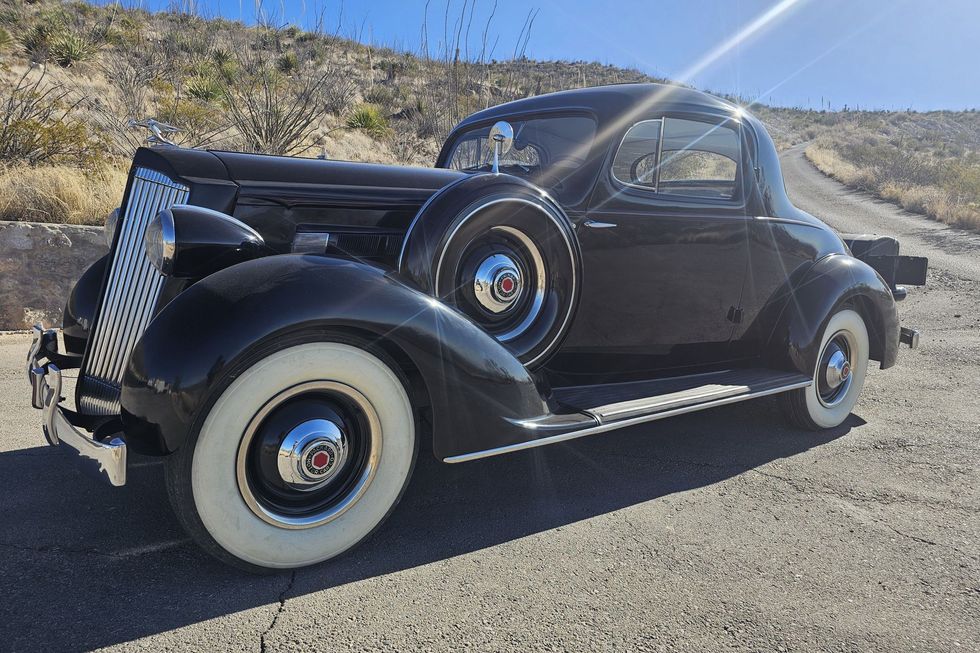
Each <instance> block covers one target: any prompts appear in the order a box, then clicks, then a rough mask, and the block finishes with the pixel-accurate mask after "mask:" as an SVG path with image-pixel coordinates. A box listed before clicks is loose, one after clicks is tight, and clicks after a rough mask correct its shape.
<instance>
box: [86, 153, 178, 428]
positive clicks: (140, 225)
mask: <svg viewBox="0 0 980 653" xmlns="http://www.w3.org/2000/svg"><path fill="white" fill-rule="evenodd" d="M189 194H190V189H189V188H188V187H187V186H184V185H182V184H179V183H177V182H175V181H173V180H172V179H170V178H169V177H167V176H166V175H164V174H163V173H160V172H157V171H156V170H151V169H149V168H142V167H139V168H136V169H135V170H134V171H133V181H132V184H131V185H130V190H129V194H128V195H127V197H126V199H125V204H124V206H125V211H124V213H123V216H122V218H121V219H120V220H119V226H118V227H117V229H118V231H119V234H118V236H117V237H116V243H115V247H114V248H113V249H112V251H111V253H110V260H109V266H108V267H109V272H108V276H107V279H106V284H105V289H104V292H103V294H102V297H101V298H100V303H99V310H98V313H97V315H96V317H95V328H94V330H93V332H92V336H91V337H90V338H89V342H88V347H87V349H86V354H85V360H84V362H83V365H82V369H81V370H80V373H79V379H78V390H77V404H78V409H79V411H80V412H82V413H84V414H87V415H118V414H119V413H120V406H119V394H120V390H121V387H122V377H123V373H124V372H125V369H126V363H127V362H128V361H129V356H130V354H132V352H133V348H134V347H135V346H136V342H137V341H138V340H139V338H140V336H142V335H143V332H144V331H145V330H146V327H147V325H148V324H149V323H150V319H151V318H152V316H153V312H154V309H155V308H156V305H157V301H158V299H159V297H160V291H161V289H162V287H163V282H164V279H165V277H164V276H163V275H162V274H161V273H160V272H159V271H158V270H157V269H156V268H154V267H153V265H152V264H151V263H150V261H149V259H148V258H147V256H146V251H145V248H144V246H143V234H144V232H145V231H146V226H147V224H149V222H150V220H151V219H152V218H153V216H155V215H156V214H157V213H159V212H160V211H162V210H164V209H166V208H169V207H171V206H173V205H174V204H183V203H185V202H186V201H187V198H188V196H189Z"/></svg>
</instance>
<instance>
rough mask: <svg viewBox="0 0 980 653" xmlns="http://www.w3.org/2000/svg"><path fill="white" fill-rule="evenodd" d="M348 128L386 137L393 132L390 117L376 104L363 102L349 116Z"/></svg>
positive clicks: (378, 136) (376, 136)
mask: <svg viewBox="0 0 980 653" xmlns="http://www.w3.org/2000/svg"><path fill="white" fill-rule="evenodd" d="M346 125H347V127H348V129H359V130H361V131H363V132H365V133H367V134H369V135H371V136H373V137H374V138H384V137H385V136H388V135H389V133H390V132H391V128H390V127H389V126H388V119H387V118H386V117H385V116H384V114H382V113H381V108H380V107H379V106H377V105H375V104H362V105H360V106H358V107H357V108H355V109H354V111H353V112H351V114H350V115H349V116H347V121H346Z"/></svg>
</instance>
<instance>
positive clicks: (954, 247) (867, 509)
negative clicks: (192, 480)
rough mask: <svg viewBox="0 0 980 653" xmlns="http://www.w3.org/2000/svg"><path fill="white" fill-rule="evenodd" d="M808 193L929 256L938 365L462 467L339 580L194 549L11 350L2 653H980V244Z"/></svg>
mask: <svg viewBox="0 0 980 653" xmlns="http://www.w3.org/2000/svg"><path fill="white" fill-rule="evenodd" d="M783 160H784V166H785V176H786V183H787V186H788V188H789V191H790V195H791V196H792V197H793V198H794V200H795V201H796V202H797V203H798V205H799V206H800V207H801V208H804V209H806V210H808V211H810V212H812V213H814V214H815V215H817V216H820V217H821V218H824V219H826V220H828V221H829V222H830V223H831V224H832V225H833V226H835V227H837V228H839V229H840V230H842V231H847V232H879V233H886V234H894V235H897V236H898V237H899V238H900V239H901V241H902V245H903V251H904V252H905V253H909V254H921V255H926V256H929V257H930V259H931V262H932V270H931V274H930V285H929V286H928V287H926V288H924V289H913V290H912V291H911V292H910V296H909V298H908V300H907V301H906V302H905V303H904V304H902V305H901V311H902V314H903V318H904V321H905V323H906V324H909V325H914V326H917V327H919V328H921V329H922V330H923V339H922V346H921V348H920V349H919V350H916V351H909V350H907V349H904V350H903V351H902V354H901V359H900V362H899V365H898V366H897V367H894V368H892V369H890V370H886V371H879V370H875V371H873V372H872V373H871V374H870V375H869V379H868V383H867V386H866V389H865V392H864V395H863V397H862V400H861V402H860V403H859V404H858V406H857V409H856V410H855V413H854V415H852V416H851V418H850V419H849V420H848V422H847V423H846V424H845V425H844V426H842V427H841V428H838V429H836V430H833V431H830V432H825V433H819V434H807V433H799V432H794V431H791V430H788V429H786V428H785V427H784V426H783V423H782V421H781V420H780V419H779V417H778V416H777V414H776V413H775V412H774V410H773V405H772V402H770V401H765V400H763V401H760V402H750V403H747V404H741V405H735V406H729V407H725V408H721V409H716V410H714V411H711V412H706V413H701V414H694V415H688V416H684V417H681V418H676V419H673V420H668V421H664V422H659V423H654V424H652V425H646V426H642V427H636V428H633V429H631V430H628V431H623V432H618V433H613V434H608V435H603V436H600V437H597V438H592V439H585V440H581V441H575V442H571V443H567V444H562V445H557V446H554V447H550V448H545V449H541V450H534V451H529V452H523V453H519V454H513V455H510V456H505V457H501V458H497V459H488V460H485V461H478V462H474V463H470V464H464V465H455V466H444V465H439V464H437V463H435V462H434V461H432V460H430V459H429V458H427V457H423V458H420V464H419V467H418V468H417V472H416V476H415V478H414V480H413V482H412V485H411V486H410V488H409V490H408V492H407V494H406V496H405V499H404V500H403V502H402V504H401V505H400V507H399V509H398V510H397V511H396V513H395V514H394V516H393V517H392V519H391V520H390V521H389V522H388V523H387V524H386V525H385V526H384V527H383V528H382V530H380V531H379V532H378V533H377V534H376V535H375V536H374V537H373V538H372V539H371V540H370V541H369V542H367V543H366V544H365V545H364V546H362V547H360V548H359V549H357V550H356V552H354V553H353V554H351V555H347V556H345V557H343V558H342V559H340V560H338V561H335V562H333V563H328V564H325V565H321V566H319V567H316V568H313V569H308V570H303V571H299V572H296V573H293V574H290V573H286V574H280V575H276V576H271V577H259V578H257V577H251V576H243V575H241V574H239V573H238V572H235V571H233V570H230V569H227V568H225V567H223V566H221V565H220V564H218V563H215V562H213V561H212V560H211V559H209V558H208V557H207V556H206V555H204V554H202V553H200V552H199V551H198V550H197V548H196V547H194V546H193V545H192V544H191V543H189V542H188V541H187V540H186V538H185V537H184V535H183V534H182V532H181V531H180V529H179V527H178V525H177V523H176V521H175V519H174V517H173V516H172V515H171V513H170V509H169V507H168V504H167V501H166V498H165V496H164V491H163V487H162V480H163V479H162V470H161V468H160V465H159V463H156V462H154V461H151V460H138V461H137V462H136V465H135V467H134V469H133V470H132V472H131V483H130V485H129V486H127V487H126V488H125V489H121V490H120V489H111V488H109V487H104V486H102V485H98V484H96V483H95V482H92V481H90V480H88V479H87V478H86V477H83V476H80V475H79V474H78V473H77V472H76V471H75V470H74V468H73V467H72V466H71V464H70V463H69V461H68V460H67V458H66V457H65V456H63V455H62V454H61V453H60V452H58V451H56V450H54V449H51V448H47V447H43V446H41V434H40V425H39V418H38V416H37V415H36V414H35V413H34V411H32V410H31V409H30V408H29V407H28V392H27V388H26V385H25V379H24V372H23V368H22V365H23V355H24V352H25V350H26V347H27V337H26V336H25V335H23V334H9V335H0V396H2V397H3V402H4V403H3V406H4V408H3V410H2V411H0V551H2V553H3V557H2V561H0V595H2V596H3V601H2V603H0V649H3V650H24V651H34V650H58V651H71V650H87V649H93V648H99V647H108V648H112V649H114V650H137V649H140V650H142V649H150V650H154V651H165V650H201V651H217V650H229V651H238V650H242V651H245V650H250V651H258V650H262V651H286V650H313V649H318V650H342V649H346V648H352V649H356V650H365V651H366V650H377V651H390V650H399V651H407V650H446V649H465V650H487V651H503V650H509V651H520V652H524V651H532V650H534V651H537V650H570V651H580V650H654V651H659V650H684V651H698V650H703V651H711V652H713V653H715V652H721V651H730V650H760V651H776V650H781V651H810V650H814V651H816V650H819V651H951V650H964V651H966V650H974V651H976V650H980V546H978V534H980V515H978V512H980V492H978V489H977V480H978V469H980V465H978V460H980V455H978V453H980V441H978V440H980V438H978V436H980V237H978V236H975V235H968V234H964V233H962V232H958V231H956V230H953V229H950V228H946V227H943V226H941V225H938V224H936V223H932V222H929V221H927V220H925V219H924V218H921V217H918V216H912V215H907V214H904V213H901V212H899V211H898V210H897V209H895V208H894V207H893V206H891V205H888V204H884V203H881V202H877V201H874V200H871V199H869V198H867V197H865V196H863V195H861V194H859V193H854V192H850V191H848V190H846V189H844V188H842V187H841V186H839V185H838V184H836V183H835V182H833V181H831V180H829V179H826V178H824V177H823V176H821V175H820V174H819V173H818V172H816V171H815V170H813V169H812V168H811V167H810V166H809V164H808V163H806V162H805V161H804V160H803V158H802V156H801V152H800V150H799V149H794V150H790V151H788V152H786V153H785V155H784V157H783Z"/></svg>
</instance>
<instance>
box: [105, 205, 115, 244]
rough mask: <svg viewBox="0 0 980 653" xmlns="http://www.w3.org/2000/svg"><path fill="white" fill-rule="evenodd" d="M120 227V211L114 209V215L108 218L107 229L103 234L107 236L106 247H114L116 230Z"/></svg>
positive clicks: (106, 220) (111, 214) (106, 221)
mask: <svg viewBox="0 0 980 653" xmlns="http://www.w3.org/2000/svg"><path fill="white" fill-rule="evenodd" d="M118 226H119V209H113V210H112V213H110V214H109V215H107V216H106V219H105V227H103V228H102V233H103V235H104V236H105V244H106V247H112V240H113V239H114V238H115V237H116V228H117V227H118Z"/></svg>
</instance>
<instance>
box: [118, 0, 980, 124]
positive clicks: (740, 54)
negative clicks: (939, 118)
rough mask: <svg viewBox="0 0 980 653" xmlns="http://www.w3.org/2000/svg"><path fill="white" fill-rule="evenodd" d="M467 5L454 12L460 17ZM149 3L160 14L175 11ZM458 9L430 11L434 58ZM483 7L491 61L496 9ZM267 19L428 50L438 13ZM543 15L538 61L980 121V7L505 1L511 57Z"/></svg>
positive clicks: (391, 4)
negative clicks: (424, 33) (590, 64)
mask: <svg viewBox="0 0 980 653" xmlns="http://www.w3.org/2000/svg"><path fill="white" fill-rule="evenodd" d="M131 1H132V0H131ZM185 1H187V0H185ZM464 1H468V0H449V3H450V13H451V15H452V16H453V17H454V16H456V15H458V13H459V11H460V10H461V9H462V6H463V3H464ZM135 2H137V3H139V2H142V4H143V5H144V6H146V7H147V8H154V7H165V6H168V5H169V4H170V3H171V0H135ZM446 2H447V0H431V2H430V4H429V11H428V13H429V20H428V26H429V40H430V43H431V44H432V46H433V47H435V46H436V42H437V41H438V40H440V39H441V37H442V21H443V14H444V11H445V7H446ZM475 4H476V9H475V18H474V20H473V28H472V29H471V41H473V43H474V49H475V50H478V49H479V45H478V40H479V36H480V32H481V31H482V27H483V25H484V24H485V23H486V17H487V16H488V15H489V13H490V9H491V7H492V6H493V2H492V0H475ZM196 5H197V8H198V11H199V12H202V13H209V14H221V15H224V16H226V17H228V18H239V17H241V18H242V19H243V20H245V21H246V22H252V21H253V20H254V16H255V0H196ZM265 7H266V8H267V10H269V11H271V12H275V13H276V14H279V15H281V16H282V18H281V19H279V20H281V21H282V22H287V23H295V24H300V25H304V26H309V25H310V24H312V23H313V22H314V21H315V20H316V17H317V15H319V14H320V13H321V12H322V15H323V16H324V23H325V25H326V27H327V30H328V31H330V32H333V31H335V30H336V29H337V27H338V24H339V26H340V32H341V34H342V35H344V36H358V35H359V36H360V37H361V39H362V40H365V41H372V42H374V43H375V44H379V45H389V46H395V47H398V48H400V49H410V50H417V49H418V47H419V43H420V31H421V30H420V26H421V25H422V21H423V15H424V8H425V2H424V0H370V1H364V0H343V3H341V0H305V1H304V2H300V1H298V0H271V1H267V2H266V3H265ZM341 8H342V11H341ZM531 8H536V9H538V10H539V13H538V15H537V18H536V20H535V22H534V26H533V29H532V33H531V38H530V42H529V46H528V50H527V54H528V56H531V57H534V58H538V59H571V60H577V59H584V60H594V61H599V62H602V63H612V64H617V65H622V66H630V67H635V68H638V69H640V70H642V71H644V72H648V73H651V74H655V75H661V76H664V77H669V78H672V79H679V80H681V81H685V82H687V83H689V84H692V85H694V86H697V87H699V88H703V89H709V90H715V91H722V92H726V93H737V94H739V95H742V96H744V97H761V99H762V100H763V101H765V102H767V103H771V104H776V105H781V106H810V107H813V108H820V107H821V106H827V105H828V104H829V106H830V107H832V108H833V109H839V108H841V107H843V106H844V105H845V104H846V105H849V106H850V107H860V108H862V109H864V108H885V109H905V108H909V107H911V108H913V109H917V110H928V109H963V108H978V107H980V0H618V1H617V2H610V1H609V0H497V9H496V15H495V17H494V19H493V21H492V23H491V27H490V32H491V34H492V35H493V36H499V39H500V40H499V43H498V45H497V50H496V54H497V55H498V56H499V57H506V56H508V55H510V54H511V53H512V52H513V49H514V44H515V41H516V39H517V36H518V32H519V31H520V29H521V25H522V24H523V22H524V19H525V17H526V15H527V12H528V10H529V9H531ZM451 23H452V18H451V20H450V27H451Z"/></svg>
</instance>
